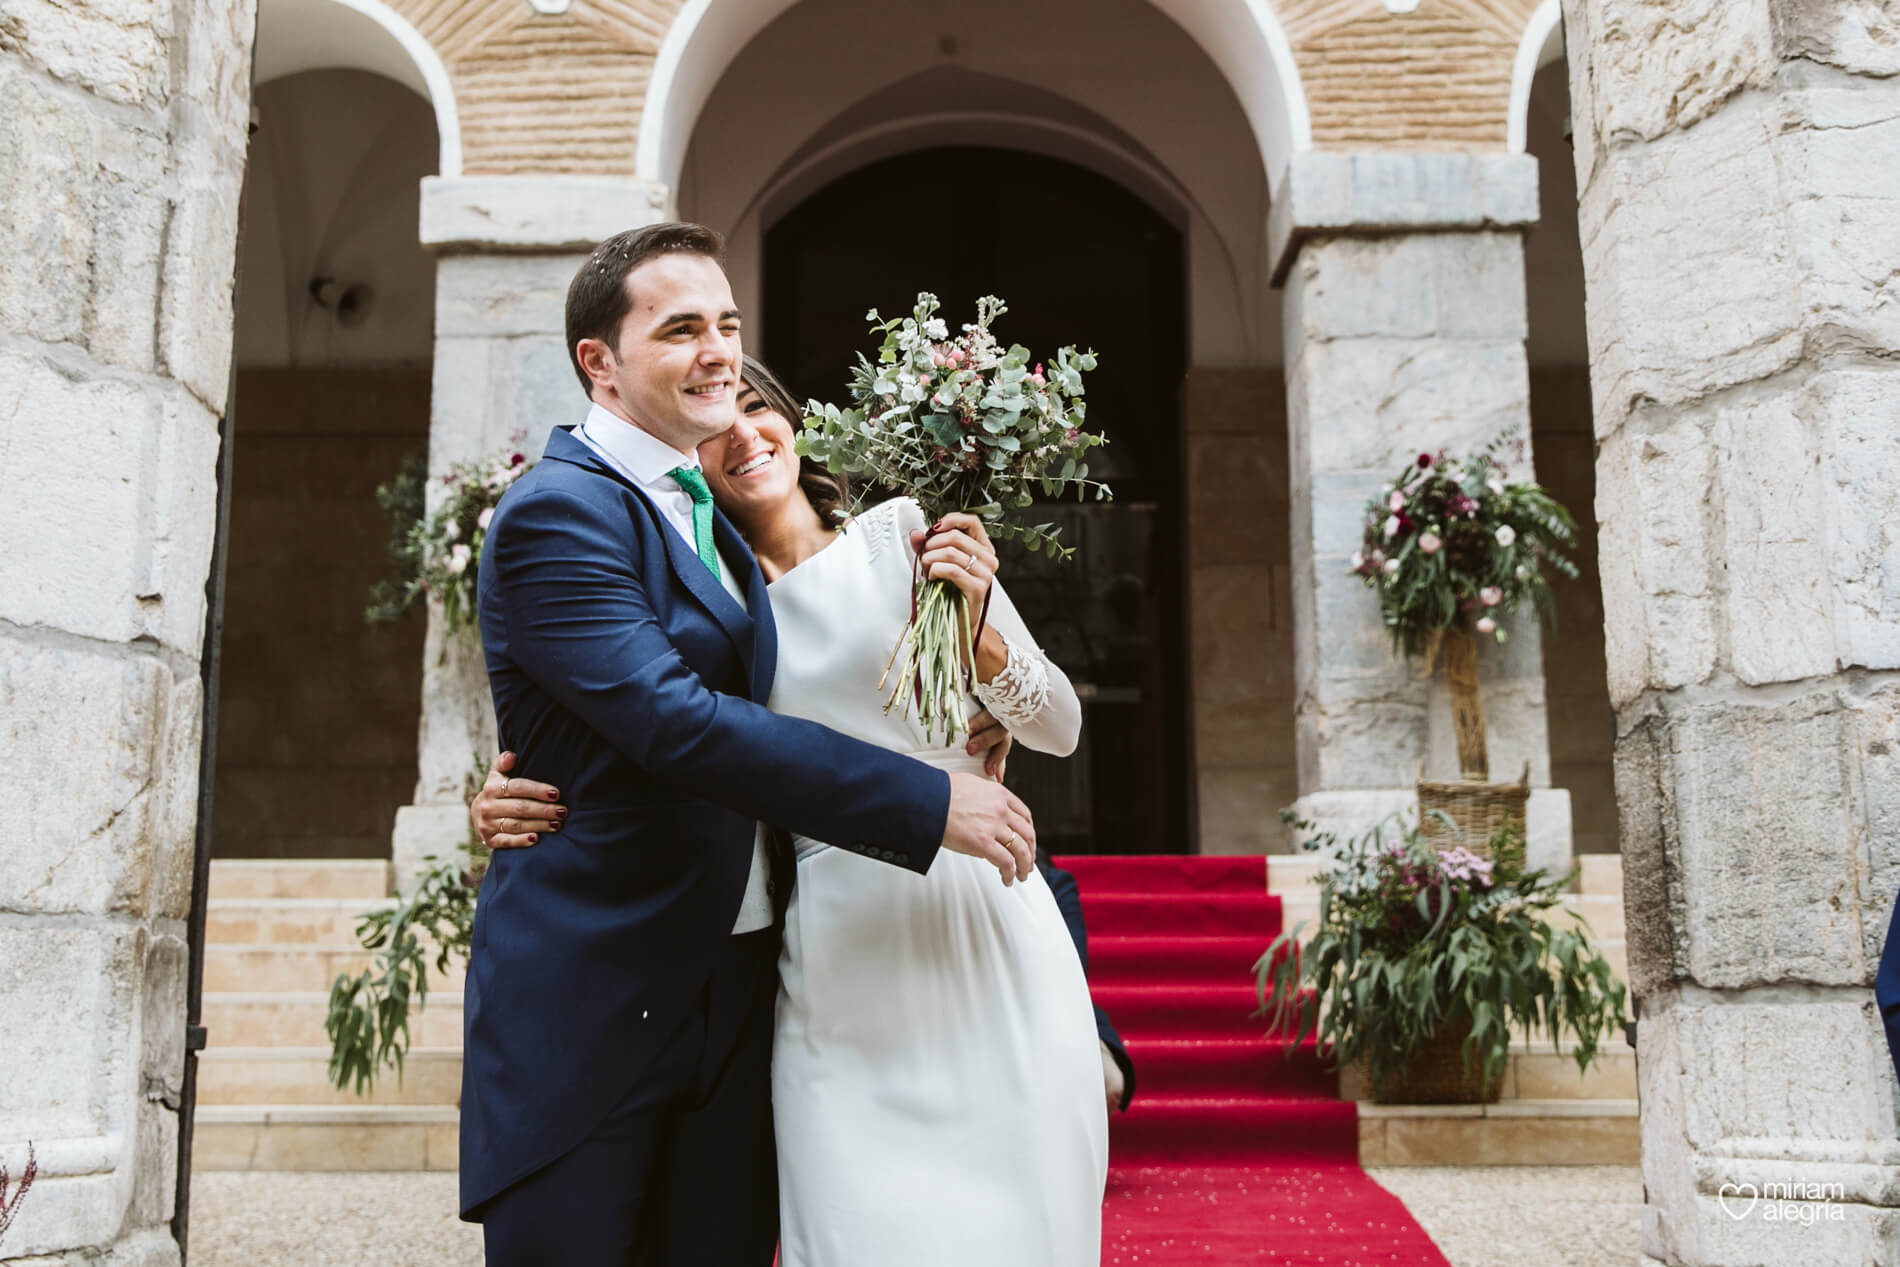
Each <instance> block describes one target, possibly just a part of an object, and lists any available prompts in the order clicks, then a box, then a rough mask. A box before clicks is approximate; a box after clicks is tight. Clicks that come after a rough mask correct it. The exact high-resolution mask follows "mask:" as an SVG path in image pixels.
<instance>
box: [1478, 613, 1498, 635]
mask: <svg viewBox="0 0 1900 1267" xmlns="http://www.w3.org/2000/svg"><path fill="white" fill-rule="evenodd" d="M1476 628H1477V630H1478V632H1479V633H1481V634H1493V633H1496V632H1497V631H1498V622H1497V621H1495V620H1493V619H1491V618H1490V617H1489V616H1480V617H1478V623H1477V626H1476Z"/></svg>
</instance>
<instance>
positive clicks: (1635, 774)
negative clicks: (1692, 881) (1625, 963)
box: [1616, 710, 1688, 996]
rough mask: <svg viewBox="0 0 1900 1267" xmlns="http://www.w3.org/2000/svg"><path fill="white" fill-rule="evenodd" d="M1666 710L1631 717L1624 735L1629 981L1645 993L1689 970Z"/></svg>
mask: <svg viewBox="0 0 1900 1267" xmlns="http://www.w3.org/2000/svg"><path fill="white" fill-rule="evenodd" d="M1666 738H1667V735H1666V731H1665V723H1664V720H1663V718H1662V716H1661V714H1660V713H1657V712H1654V711H1653V710H1652V711H1651V712H1649V713H1648V714H1647V715H1646V716H1644V717H1643V718H1642V719H1640V720H1633V719H1632V720H1631V721H1630V722H1629V724H1627V725H1626V727H1625V729H1624V730H1623V732H1622V733H1621V734H1620V735H1619V736H1618V737H1617V741H1616V800H1617V807H1618V818H1619V820H1620V841H1621V845H1622V876H1623V878H1622V886H1623V887H1622V892H1623V908H1624V911H1625V912H1626V915H1625V919H1624V928H1625V934H1624V936H1625V938H1626V940H1627V941H1628V943H1629V969H1630V976H1629V984H1630V985H1631V987H1632V988H1633V989H1634V990H1635V992H1636V994H1638V995H1639V996H1646V995H1648V994H1650V993H1651V992H1652V991H1655V990H1660V989H1663V988H1664V987H1666V986H1668V985H1669V984H1670V983H1672V982H1674V981H1675V980H1676V979H1678V978H1679V977H1681V976H1683V975H1685V974H1686V973H1687V971H1688V965H1687V962H1686V958H1685V950H1686V948H1684V947H1682V945H1681V941H1680V938H1681V937H1682V935H1683V931H1684V928H1685V925H1686V916H1685V912H1684V902H1685V900H1686V899H1685V895H1684V892H1683V881H1682V859H1681V852H1680V850H1679V848H1678V847H1677V840H1678V828H1677V825H1676V821H1675V817H1674V806H1673V803H1672V799H1671V798H1672V789H1671V787H1670V786H1669V785H1668V783H1667V782H1666V781H1665V780H1666V773H1665V768H1664V762H1663V745H1664V742H1665V740H1666Z"/></svg>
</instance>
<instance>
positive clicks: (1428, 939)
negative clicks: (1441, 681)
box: [1254, 815, 1627, 1083]
mask: <svg viewBox="0 0 1900 1267" xmlns="http://www.w3.org/2000/svg"><path fill="white" fill-rule="evenodd" d="M1283 817H1285V818H1287V820H1288V821H1289V822H1293V819H1292V817H1291V815H1283ZM1441 817H1442V815H1441ZM1446 821H1447V822H1449V821H1450V820H1449V819H1447V820H1446ZM1294 825H1295V826H1296V827H1299V828H1306V827H1309V826H1310V825H1309V824H1304V823H1294ZM1517 836H1521V828H1518V827H1517V826H1516V825H1515V824H1512V825H1509V826H1507V827H1506V828H1504V829H1503V831H1501V832H1500V833H1499V836H1498V837H1497V838H1494V839H1493V841H1492V842H1491V848H1492V853H1493V856H1494V857H1496V858H1498V859H1500V861H1498V862H1496V863H1495V864H1493V863H1489V862H1486V861H1485V860H1483V859H1480V858H1477V857H1475V856H1474V855H1472V854H1471V853H1470V852H1469V851H1467V850H1466V849H1464V848H1463V847H1462V846H1460V847H1458V848H1456V849H1450V850H1439V849H1434V848H1433V847H1432V846H1431V845H1430V844H1429V843H1428V842H1426V840H1425V839H1424V838H1423V837H1422V836H1421V834H1420V832H1419V829H1418V825H1417V824H1415V823H1406V822H1402V821H1400V820H1398V819H1396V818H1394V819H1387V820H1386V821H1385V822H1383V823H1381V824H1379V825H1378V826H1377V827H1374V828H1373V829H1372V830H1371V831H1369V832H1367V833H1365V834H1364V835H1363V836H1359V837H1356V838H1354V839H1352V840H1349V841H1345V842H1343V843H1342V842H1340V841H1339V840H1338V838H1337V837H1334V836H1332V835H1330V834H1322V835H1319V836H1317V837H1314V838H1312V839H1310V840H1308V841H1307V842H1306V845H1305V847H1306V848H1308V849H1321V850H1327V851H1331V852H1333V853H1334V855H1335V859H1334V863H1333V866H1332V868H1331V870H1330V871H1328V872H1327V873H1326V874H1325V875H1324V876H1323V877H1322V879H1321V882H1320V905H1319V923H1318V927H1317V928H1316V930H1315V931H1314V933H1313V935H1312V937H1311V938H1310V939H1309V940H1308V941H1307V942H1306V944H1305V945H1304V946H1302V945H1301V944H1300V942H1299V935H1300V933H1301V932H1302V930H1303V928H1304V925H1301V926H1298V927H1295V928H1293V929H1290V930H1288V931H1286V932H1283V933H1282V934H1281V935H1280V936H1279V937H1278V938H1276V939H1275V941H1274V943H1273V945H1272V947H1271V948H1269V950H1268V951H1267V953H1266V954H1265V955H1263V956H1262V957H1261V959H1260V961H1259V962H1258V963H1257V964H1255V966H1254V976H1255V987H1256V990H1257V993H1258V997H1259V1000H1260V1010H1261V1013H1262V1014H1264V1015H1266V1016H1268V1017H1269V1018H1270V1024H1271V1026H1272V1028H1273V1030H1274V1031H1275V1032H1276V1033H1284V1034H1287V1035H1288V1036H1290V1037H1293V1038H1294V1039H1295V1040H1296V1041H1298V1040H1302V1039H1304V1038H1305V1037H1306V1035H1307V1034H1309V1033H1313V1034H1317V1036H1318V1041H1319V1044H1320V1047H1321V1049H1322V1050H1324V1051H1327V1052H1329V1053H1330V1055H1331V1057H1332V1059H1333V1061H1334V1062H1335V1064H1349V1063H1353V1062H1356V1061H1363V1062H1364V1063H1365V1065H1366V1068H1367V1072H1368V1073H1369V1074H1370V1075H1371V1077H1372V1079H1373V1080H1374V1082H1375V1083H1376V1082H1379V1081H1383V1080H1384V1079H1386V1078H1388V1077H1390V1076H1392V1075H1393V1074H1395V1073H1397V1072H1398V1071H1399V1070H1400V1069H1401V1068H1402V1067H1403V1066H1404V1064H1405V1062H1406V1060H1407V1058H1408V1057H1409V1056H1410V1055H1411V1053H1412V1051H1413V1049H1414V1048H1416V1047H1417V1046H1418V1044H1419V1043H1421V1042H1422V1041H1424V1040H1425V1039H1426V1038H1429V1037H1430V1036H1431V1035H1432V1034H1433V1033H1435V1032H1436V1031H1437V1030H1438V1029H1439V1027H1440V1026H1442V1025H1445V1024H1447V1023H1456V1022H1458V1021H1460V1020H1465V1019H1468V1020H1469V1022H1470V1024H1471V1037H1470V1040H1469V1041H1468V1043H1467V1044H1466V1048H1465V1059H1466V1061H1467V1062H1470V1061H1472V1060H1477V1061H1481V1062H1482V1064H1483V1071H1484V1077H1485V1079H1486V1080H1487V1081H1489V1080H1490V1079H1492V1078H1494V1077H1496V1076H1497V1074H1498V1073H1500V1072H1501V1071H1502V1070H1503V1068H1504V1065H1505V1061H1506V1060H1507V1059H1508V1057H1509V1054H1510V1042H1511V1031H1512V1029H1513V1028H1520V1029H1521V1030H1522V1031H1523V1033H1524V1036H1525V1037H1526V1038H1527V1039H1528V1038H1531V1037H1533V1036H1534V1035H1535V1034H1536V1033H1538V1032H1539V1031H1542V1032H1545V1033H1547V1034H1548V1035H1549V1036H1550V1039H1551V1041H1552V1042H1554V1043H1558V1044H1560V1045H1561V1044H1562V1043H1563V1042H1564V1040H1565V1038H1566V1036H1568V1037H1569V1038H1570V1039H1572V1040H1574V1044H1575V1046H1574V1050H1573V1052H1572V1055H1573V1056H1574V1057H1575V1059H1576V1061H1577V1068H1578V1071H1579V1072H1582V1071H1584V1070H1587V1069H1588V1068H1589V1067H1590V1064H1591V1062H1592V1061H1594V1060H1595V1059H1596V1055H1597V1044H1598V1042H1599V1041H1600V1040H1601V1039H1602V1037H1603V1036H1604V1034H1605V1033H1607V1032H1609V1031H1610V1030H1611V1029H1612V1027H1616V1026H1620V1025H1621V1023H1622V1022H1623V1019H1624V1005H1625V1003H1626V1001H1627V991H1626V990H1625V988H1624V986H1623V984H1622V983H1621V982H1619V981H1618V980H1617V979H1616V976H1615V973H1614V972H1613V971H1612V969H1611V967H1610V964H1609V961H1608V960H1606V959H1605V958H1604V957H1603V955H1602V954H1601V952H1599V951H1598V950H1597V948H1596V947H1595V945H1594V944H1593V943H1592V942H1591V940H1590V937H1589V934H1588V933H1587V932H1586V931H1582V930H1580V929H1572V928H1568V927H1563V926H1560V925H1555V924H1553V923H1551V921H1550V919H1549V918H1548V916H1549V914H1550V912H1552V911H1553V910H1554V909H1556V908H1557V907H1559V906H1560V905H1562V903H1563V902H1564V900H1565V889H1566V887H1567V884H1568V879H1567V878H1566V879H1561V880H1560V879H1552V878H1550V877H1547V876H1546V875H1545V874H1544V873H1543V872H1541V871H1536V870H1526V869H1524V868H1523V867H1522V866H1521V865H1519V864H1517V863H1515V862H1513V861H1509V859H1510V858H1511V857H1512V856H1513V853H1514V852H1515V851H1516V849H1518V848H1520V847H1521V840H1520V839H1514V838H1513V837H1517Z"/></svg>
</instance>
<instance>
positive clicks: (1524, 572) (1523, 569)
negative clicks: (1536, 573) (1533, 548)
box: [1517, 563, 1531, 581]
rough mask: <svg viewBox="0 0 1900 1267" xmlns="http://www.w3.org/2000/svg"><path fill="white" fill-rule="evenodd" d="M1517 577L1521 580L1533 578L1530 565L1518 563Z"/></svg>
mask: <svg viewBox="0 0 1900 1267" xmlns="http://www.w3.org/2000/svg"><path fill="white" fill-rule="evenodd" d="M1517 579H1518V580H1520V581H1528V580H1530V579H1531V570H1530V567H1529V565H1527V564H1523V563H1520V564H1518V565H1517Z"/></svg>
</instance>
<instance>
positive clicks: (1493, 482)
mask: <svg viewBox="0 0 1900 1267" xmlns="http://www.w3.org/2000/svg"><path fill="white" fill-rule="evenodd" d="M1484 486H1485V487H1486V488H1488V489H1490V490H1491V493H1492V495H1493V496H1495V497H1502V496H1504V481H1503V480H1501V479H1499V478H1498V477H1497V476H1495V475H1493V476H1492V477H1491V478H1490V479H1488V480H1486V481H1485V482H1484Z"/></svg>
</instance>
